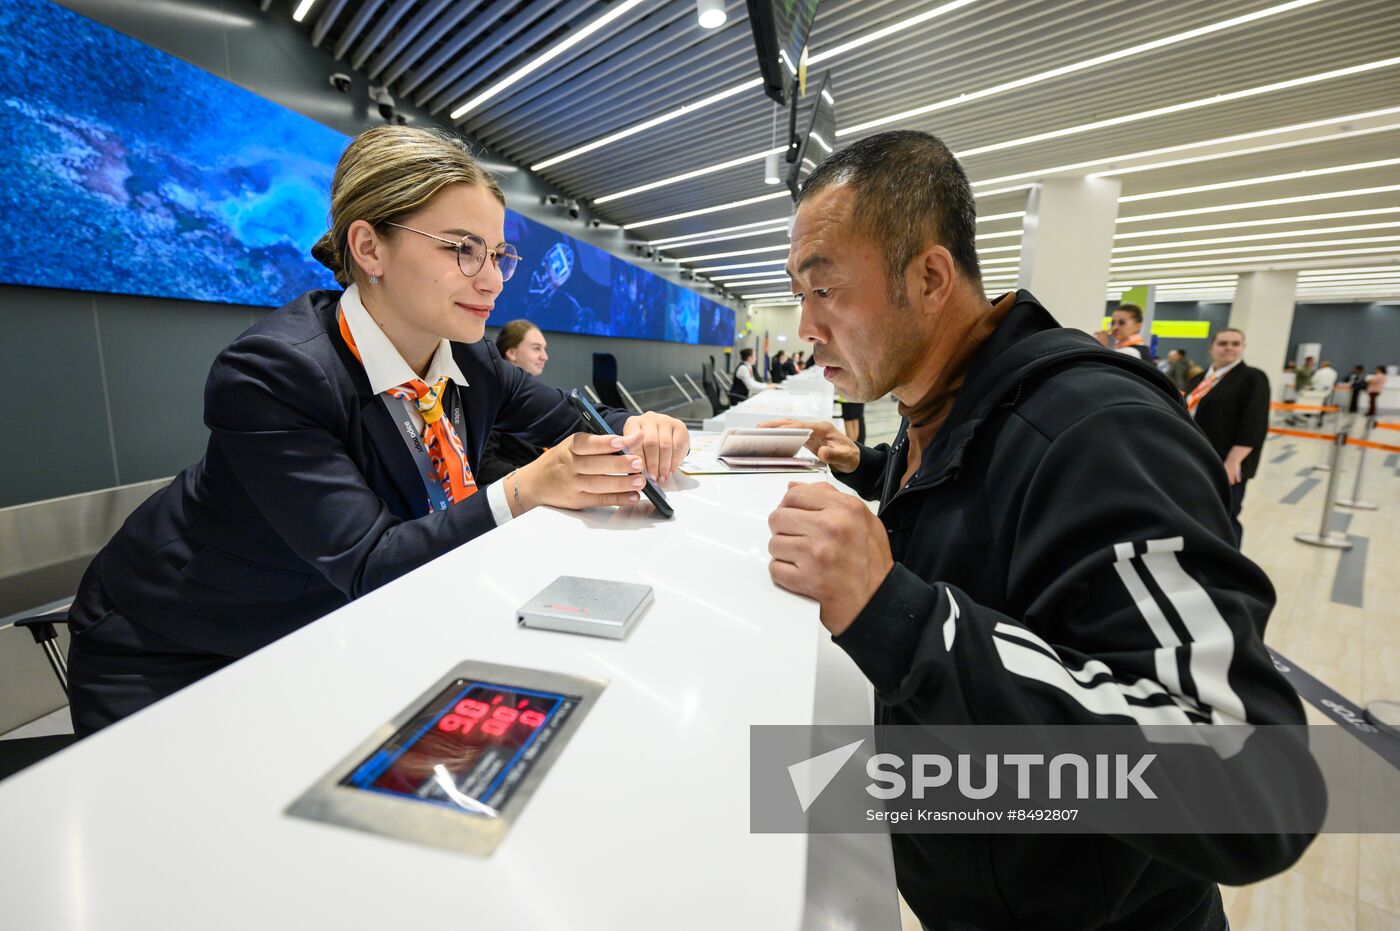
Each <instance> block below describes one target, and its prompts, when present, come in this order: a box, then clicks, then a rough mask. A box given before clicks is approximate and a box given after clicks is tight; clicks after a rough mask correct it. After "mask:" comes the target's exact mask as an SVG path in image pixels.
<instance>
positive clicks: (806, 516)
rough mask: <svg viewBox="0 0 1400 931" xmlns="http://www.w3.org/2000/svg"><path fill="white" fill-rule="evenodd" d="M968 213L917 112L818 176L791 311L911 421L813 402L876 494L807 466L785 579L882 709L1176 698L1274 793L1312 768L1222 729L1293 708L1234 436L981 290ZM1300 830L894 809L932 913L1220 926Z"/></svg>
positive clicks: (797, 487) (796, 251)
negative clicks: (860, 430)
mask: <svg viewBox="0 0 1400 931" xmlns="http://www.w3.org/2000/svg"><path fill="white" fill-rule="evenodd" d="M975 225H976V212H975V208H974V202H973V196H972V191H971V189H970V188H969V186H968V182H967V177H966V175H964V173H963V171H962V168H961V166H959V164H958V163H957V161H956V160H955V159H954V158H953V156H952V154H951V153H950V152H949V151H948V149H947V148H946V147H945V146H944V145H943V144H942V143H941V142H939V141H938V140H937V139H935V138H934V137H932V136H929V135H927V134H924V133H918V132H891V133H882V134H879V135H875V136H871V137H869V138H866V139H864V140H861V141H860V142H857V143H855V144H854V145H852V146H850V147H848V148H846V149H844V150H843V151H841V152H839V153H837V154H835V155H833V156H832V157H830V158H828V159H827V160H826V161H825V162H823V163H822V165H821V166H820V167H818V168H817V170H816V171H814V172H813V173H812V175H811V177H810V178H808V180H807V182H806V184H804V185H803V187H802V190H801V193H800V195H799V197H798V202H797V212H796V215H795V217H794V223H793V229H792V251H791V255H790V256H789V258H788V263H787V267H788V272H789V274H790V275H791V276H792V289H793V291H794V293H795V294H797V296H798V298H799V300H800V301H801V302H802V319H801V325H800V328H799V334H800V335H801V336H802V338H804V339H806V340H808V341H809V342H811V343H812V345H813V347H814V353H813V358H814V359H815V361H816V362H817V363H819V364H821V365H824V366H826V370H825V372H826V377H827V378H829V379H831V380H832V381H833V382H835V385H836V388H837V390H838V391H840V392H841V394H842V395H843V396H845V397H847V398H850V399H852V400H855V401H873V400H875V399H876V398H879V397H881V396H883V395H885V394H887V393H889V394H893V395H894V396H895V397H896V398H897V399H898V400H899V410H900V413H901V414H902V415H903V417H904V421H903V423H902V424H901V427H900V430H899V433H898V435H897V437H896V439H895V441H894V443H893V445H881V446H878V447H876V448H874V449H871V448H867V447H864V446H860V445H858V444H856V443H854V442H852V441H850V440H849V439H848V438H847V437H846V436H845V435H844V434H843V433H842V432H840V431H839V430H837V429H836V428H835V427H833V426H831V425H830V424H816V423H813V424H802V425H801V426H804V427H809V428H811V429H813V431H814V433H813V436H812V439H811V440H810V441H809V444H808V446H809V448H810V449H812V451H813V452H814V453H816V454H817V456H818V457H819V458H821V459H823V460H824V461H826V462H828V463H829V464H830V465H831V468H832V472H833V473H834V474H836V475H837V477H838V478H840V479H841V480H842V481H844V482H846V483H847V484H849V485H850V486H851V487H852V488H854V489H855V490H856V491H857V492H859V493H860V494H861V495H862V496H863V497H865V498H867V499H872V500H873V499H877V498H878V499H879V501H880V512H879V516H878V517H877V516H876V515H875V514H873V513H872V512H871V511H870V509H869V508H868V507H867V505H866V504H864V503H863V502H861V501H859V500H857V499H856V498H855V497H853V496H851V495H847V494H844V493H842V492H840V491H838V490H837V489H836V488H834V487H832V486H831V485H829V484H827V483H825V482H816V483H808V484H798V483H793V484H792V485H791V486H790V487H789V491H788V493H787V495H786V497H785V498H784V499H783V501H782V503H781V504H780V506H779V507H778V509H777V510H775V511H774V512H773V514H772V515H771V516H770V518H769V525H770V527H771V529H772V534H773V535H772V539H771V541H770V545H769V550H770V553H771V555H772V562H771V563H770V567H769V571H770V573H771V575H772V577H773V579H774V581H775V582H776V583H777V584H778V585H780V586H782V587H783V588H787V589H790V590H792V591H794V592H797V593H799V594H803V595H808V596H810V597H812V598H814V599H816V600H817V601H818V602H820V605H821V621H822V624H823V625H824V626H825V627H826V628H827V629H828V630H829V631H830V632H831V633H832V635H833V636H834V638H835V642H836V643H837V644H838V645H840V646H841V647H842V648H843V649H844V650H846V652H847V653H849V654H850V656H851V657H852V658H853V659H854V660H855V661H856V663H857V664H858V665H859V666H860V667H861V669H862V671H863V672H864V673H865V674H866V676H867V677H868V678H869V679H870V681H871V682H872V683H873V684H874V686H875V689H876V694H877V696H878V698H879V702H878V706H877V711H876V723H879V724H1030V725H1046V724H1126V725H1132V724H1134V723H1138V724H1141V723H1146V722H1155V723H1162V722H1165V721H1173V722H1176V723H1179V724H1182V725H1188V726H1192V727H1194V728H1196V729H1200V730H1207V731H1211V732H1214V733H1212V734H1211V737H1210V738H1203V740H1206V741H1207V745H1203V746H1202V747H1200V748H1199V752H1200V753H1201V754H1203V755H1204V756H1205V758H1206V759H1205V761H1204V762H1205V765H1204V766H1203V769H1205V768H1210V767H1212V766H1213V767H1215V768H1216V769H1218V770H1221V771H1228V773H1229V774H1230V775H1229V776H1228V778H1229V779H1231V780H1234V781H1232V783H1231V786H1232V789H1233V790H1234V791H1236V792H1237V793H1238V794H1240V795H1241V796H1242V797H1248V798H1261V797H1268V798H1269V799H1270V800H1273V799H1277V798H1279V797H1280V795H1282V796H1283V797H1284V799H1285V803H1286V801H1288V800H1291V799H1293V798H1294V797H1296V796H1297V795H1299V794H1301V793H1300V792H1299V786H1300V784H1304V783H1305V779H1306V777H1305V776H1304V775H1300V774H1299V773H1296V772H1293V771H1291V770H1289V769H1287V768H1283V769H1282V771H1279V772H1277V773H1273V774H1271V777H1270V779H1269V780H1268V781H1267V782H1261V781H1257V780H1255V781H1252V780H1250V779H1249V777H1247V776H1242V775H1241V776H1237V775H1235V773H1236V770H1234V769H1228V766H1229V763H1230V761H1229V760H1228V759H1227V758H1226V757H1228V752H1227V751H1224V750H1221V751H1215V750H1213V749H1211V746H1212V745H1213V744H1214V743H1221V742H1227V741H1224V738H1226V737H1228V736H1229V733H1227V732H1230V731H1232V732H1233V733H1234V734H1235V735H1240V734H1248V733H1251V732H1250V731H1248V730H1245V729H1243V728H1231V727H1230V725H1232V724H1236V723H1240V722H1246V721H1247V722H1250V723H1252V724H1262V723H1290V724H1300V723H1302V721H1303V713H1302V707H1301V706H1300V704H1299V702H1298V698H1297V696H1296V695H1295V694H1294V693H1293V691H1292V690H1291V689H1290V688H1289V687H1288V685H1287V684H1286V683H1285V682H1284V680H1283V679H1282V678H1281V677H1280V676H1279V674H1278V673H1277V672H1276V671H1275V670H1274V668H1273V665H1272V664H1271V662H1270V661H1269V658H1268V656H1267V654H1266V653H1265V651H1264V648H1263V644H1262V643H1261V641H1260V636H1261V633H1262V631H1263V629H1264V624H1265V622H1266V621H1267V619H1268V616H1269V611H1270V609H1271V608H1272V606H1273V603H1274V592H1273V589H1272V587H1271V586H1270V585H1269V581H1268V579H1267V578H1266V577H1265V576H1264V574H1263V573H1262V572H1261V571H1260V570H1259V569H1258V568H1257V567H1256V566H1254V565H1253V564H1252V563H1250V562H1249V561H1248V560H1247V559H1245V558H1244V557H1243V556H1242V555H1241V554H1240V553H1239V551H1238V550H1237V549H1236V548H1235V545H1234V534H1233V533H1232V532H1231V529H1230V522H1229V517H1228V514H1227V512H1226V508H1225V501H1226V498H1227V485H1226V481H1225V473H1224V470H1223V469H1222V468H1221V464H1220V459H1219V458H1218V457H1217V456H1216V455H1215V453H1214V452H1213V451H1212V449H1211V447H1210V445H1209V444H1208V443H1207V442H1206V440H1205V438H1204V437H1203V436H1202V435H1201V433H1200V431H1199V430H1198V429H1197V428H1196V426H1195V425H1194V424H1193V423H1192V422H1191V419H1190V417H1189V416H1188V415H1187V414H1186V412H1185V410H1184V408H1183V406H1182V403H1181V400H1180V395H1179V394H1178V392H1177V390H1176V388H1175V387H1174V386H1173V385H1172V384H1171V383H1170V382H1169V381H1167V379H1166V378H1165V377H1164V376H1162V375H1161V373H1159V372H1157V371H1156V370H1155V369H1153V368H1151V367H1149V366H1144V365H1139V364H1137V363H1136V362H1130V361H1128V360H1126V359H1123V358H1122V357H1121V356H1117V355H1114V354H1112V353H1105V352H1103V351H1102V350H1101V349H1100V348H1099V347H1097V346H1095V345H1094V342H1093V340H1092V339H1090V338H1089V337H1088V336H1086V335H1085V334H1083V333H1080V332H1077V331H1073V330H1068V329H1063V328H1061V327H1059V326H1058V325H1057V324H1056V323H1055V320H1054V319H1053V318H1052V317H1051V316H1050V313H1049V312H1048V311H1047V310H1046V309H1045V308H1044V307H1042V306H1040V304H1038V303H1037V302H1036V300H1035V298H1034V297H1032V296H1031V295H1030V294H1029V293H1027V292H1025V291H1019V292H1013V293H1010V294H1006V295H1004V296H1003V297H1001V298H1000V299H998V300H997V301H996V302H995V303H989V302H988V301H987V299H986V298H985V297H984V296H983V294H984V292H983V288H982V284H981V280H980V274H979V271H978V260H977V251H976V246H975ZM790 424H791V422H783V423H782V424H774V425H790ZM1168 618H1169V619H1171V620H1170V621H1168V620H1165V619H1168ZM1144 733H1145V732H1144ZM1211 738H1214V740H1212V739H1211ZM1193 751H1194V748H1193ZM1216 752H1218V753H1219V758H1216V757H1215V753H1216ZM1212 761H1213V762H1212ZM1307 785H1308V786H1309V787H1310V786H1311V785H1312V784H1307ZM1268 810H1270V811H1274V810H1276V809H1275V808H1274V807H1272V805H1271V806H1270V807H1269V809H1268ZM1307 841H1308V837H1307V836H1300V835H1288V834H1261V835H1240V834H1224V833H1222V834H1219V835H1208V834H1203V833H1194V834H1193V833H1182V834H1173V835H1131V836H1112V835H1107V834H1075V835H1066V834H988V835H976V834H916V833H905V834H893V835H892V843H893V847H894V855H895V867H896V872H897V875H898V880H899V888H900V890H901V891H902V892H903V894H904V897H905V899H906V900H907V901H908V902H909V904H910V906H911V907H912V908H913V909H914V911H915V913H916V914H918V916H919V917H920V919H921V920H922V921H923V922H924V924H925V926H926V927H928V928H931V929H932V928H940V929H942V928H946V929H971V928H978V929H992V928H1036V929H1107V928H1112V929H1133V931H1158V929H1160V931H1166V929H1173V931H1198V929H1220V928H1224V927H1225V918H1224V914H1223V911H1222V908H1221V900H1220V895H1219V891H1218V889H1217V887H1216V885H1215V883H1216V882H1217V881H1219V882H1228V883H1231V884H1242V883H1248V882H1253V881H1255V880H1258V879H1261V878H1263V877H1265V876H1268V875H1271V874H1273V873H1276V872H1278V871H1279V870H1282V869H1284V868H1285V867H1287V866H1288V865H1289V864H1291V863H1292V862H1294V861H1295V860H1296V859H1297V858H1298V856H1299V855H1300V854H1301V853H1302V851H1303V848H1304V847H1305V846H1306V844H1307Z"/></svg>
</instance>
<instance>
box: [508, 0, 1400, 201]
mask: <svg viewBox="0 0 1400 931" xmlns="http://www.w3.org/2000/svg"><path fill="white" fill-rule="evenodd" d="M1310 2H1315V0H1305V3H1310ZM1285 7H1286V8H1291V7H1292V4H1283V5H1282V7H1276V8H1272V9H1275V10H1279V11H1283V8H1285ZM1260 12H1261V13H1264V12H1267V11H1260ZM1249 15H1250V16H1254V15H1256V14H1249ZM1245 18H1247V17H1245ZM1238 19H1244V18H1238ZM1227 22H1230V21H1227ZM1203 28H1210V27H1203ZM1197 32H1199V30H1192V31H1191V32H1190V33H1183V34H1182V35H1186V36H1189V37H1194V34H1195V33H1197ZM1158 41H1160V40H1158ZM1151 44H1152V43H1148V45H1151ZM1135 48H1138V47H1135ZM1110 54H1116V53H1110ZM1100 57H1101V58H1102V57H1103V56H1100ZM813 61H814V62H815V58H814V59H813ZM1090 61H1097V60H1096V59H1090ZM1397 64H1400V56H1396V57H1392V58H1385V59H1379V60H1377V61H1373V62H1366V63H1363V64H1360V65H1353V66H1350V67H1347V68H1338V69H1334V70H1332V71H1326V72H1321V73H1318V74H1313V75H1306V76H1303V77H1300V78H1292V79H1289V80H1286V81H1278V82H1275V83H1273V84H1266V85H1261V86H1259V87H1255V88H1247V89H1245V90H1242V91H1234V92H1230V93H1226V94H1217V95H1215V96H1213V97H1207V98H1201V99H1199V100H1195V101H1187V102H1185V103H1182V104H1173V105H1170V106H1167V107H1159V108H1156V109H1154V110H1145V111H1142V112H1140V113H1135V114H1127V115H1125V116H1122V117H1114V118H1111V119H1107V120H1099V121H1096V122H1093V123H1084V124H1080V125H1079V126H1071V127H1066V128H1065V129H1061V130H1053V131H1051V132H1047V133H1040V134H1038V135H1035V136H1026V137H1022V138H1020V139H1012V140H1007V141H1005V142H1000V143H994V144H992V145H987V146H980V147H975V148H971V149H968V150H966V151H960V152H955V153H953V154H954V156H955V157H956V158H959V159H963V158H967V157H970V156H973V155H978V154H982V153H986V152H993V151H999V150H1001V149H1007V148H1014V147H1017V146H1021V145H1027V144H1031V143H1034V142H1040V141H1044V140H1046V139H1054V138H1060V137H1063V136H1069V135H1075V134H1078V133H1083V132H1090V131H1092V130H1095V129H1100V128H1105V127H1111V126H1116V125H1122V124H1124V123H1130V122H1136V121H1139V120H1144V119H1150V118H1152V117H1154V116H1160V115H1165V114H1169V113H1175V112H1181V111H1185V110H1191V109H1197V108H1199V107H1203V106H1208V105H1211V104H1214V103H1222V102H1227V101H1231V100H1239V99H1245V98H1248V97H1252V96H1258V95H1260V94H1267V93H1272V92H1275V91H1279V90H1287V89H1290V88H1294V87H1301V86H1306V85H1308V84H1314V83H1318V82H1321V81H1326V80H1332V79H1336V78H1340V77H1347V76H1351V75H1355V74H1361V73H1364V72H1368V71H1374V70H1379V69H1382V68H1389V67H1394V66H1396V65H1397ZM1067 67H1070V66H1067ZM1046 73H1047V74H1049V72H1046ZM1011 83H1012V84H1013V85H1015V82H1011ZM999 86H1002V85H999ZM1016 86H1020V85H1016ZM977 93H980V92H974V94H977ZM967 96H968V95H963V96H961V97H958V98H952V100H953V101H954V102H962V101H963V100H964V98H965V97H967ZM935 106H936V105H935ZM1394 110H1400V108H1394V109H1393V110H1390V111H1376V112H1375V113H1372V114H1363V115H1362V116H1365V115H1372V116H1374V115H1380V114H1382V113H1388V112H1394ZM1351 118H1352V119H1355V118H1359V117H1351ZM884 119H886V120H888V119H890V118H884ZM1345 119H1348V118H1347V117H1340V118H1335V119H1332V120H1321V121H1317V122H1316V123H1312V124H1300V125H1298V126H1293V127H1286V128H1280V129H1274V130H1265V131H1263V132H1261V133H1254V134H1248V133H1247V134H1242V135H1240V136H1236V137H1225V138H1223V139H1217V140H1213V142H1214V143H1215V144H1219V143H1221V142H1225V141H1230V140H1236V139H1244V138H1252V137H1254V136H1259V135H1269V134H1272V133H1280V132H1286V131H1289V130H1290V129H1291V130H1294V131H1297V130H1299V129H1302V128H1306V127H1307V126H1313V125H1324V124H1326V123H1330V122H1337V121H1338V120H1345ZM876 122H879V121H876ZM653 125H654V124H653ZM869 125H871V124H862V126H869ZM860 128H861V127H860V126H857V127H852V128H850V129H846V130H839V131H838V132H837V136H838V137H839V136H843V135H846V134H847V133H849V132H854V131H857V130H858V129H860ZM1330 138H1336V137H1330ZM1309 141H1323V140H1309ZM1209 144H1211V143H1210V142H1199V143H1192V144H1189V145H1184V146H1172V147H1167V148H1164V149H1158V150H1152V151H1149V152H1143V153H1136V154H1135V155H1128V156H1119V157H1118V158H1116V159H1097V160H1095V161H1092V162H1083V163H1079V164H1077V165H1070V166H1062V167H1061V168H1058V169H1050V171H1066V170H1073V169H1075V168H1083V167H1088V166H1092V165H1095V164H1112V163H1113V162H1115V161H1123V160H1127V159H1129V158H1135V157H1137V158H1140V157H1145V156H1147V155H1151V154H1160V153H1165V152H1171V151H1181V150H1184V149H1188V148H1193V147H1197V146H1203V145H1209ZM1294 144H1298V143H1294ZM1261 151H1262V150H1261ZM1231 154H1241V155H1242V154H1247V153H1244V152H1240V153H1231ZM1205 157H1206V156H1202V158H1205ZM1211 157H1214V156H1211ZM554 163H557V162H554ZM1183 163H1184V162H1178V163H1177V164H1183ZM543 164H544V163H541V165H543ZM532 167H540V166H532ZM1151 167H1166V166H1165V165H1162V166H1151ZM712 170H722V169H720V168H713V169H712ZM1145 170H1149V167H1147V166H1144V167H1137V168H1132V169H1124V170H1122V171H1121V172H1112V171H1110V172H1105V174H1113V173H1126V172H1127V171H1145ZM1046 173H1047V172H1043V171H1042V172H1023V173H1021V174H1019V175H1014V176H1010V177H1009V178H1002V179H989V180H987V181H979V182H975V183H974V184H973V187H974V188H975V187H977V186H978V185H985V184H993V183H997V182H999V181H1005V180H1009V179H1010V178H1022V177H1038V176H1042V175H1044V174H1046ZM671 180H676V179H671ZM658 183H660V184H664V183H666V182H658ZM1018 189H1019V188H1008V189H1006V190H1003V191H995V192H989V193H998V194H1000V193H1010V192H1012V191H1015V190H1018ZM627 193H630V192H622V193H621V194H616V195H610V196H609V197H607V198H600V199H599V201H598V202H599V203H601V202H603V200H607V199H612V198H615V197H621V196H625V195H626V194H627Z"/></svg>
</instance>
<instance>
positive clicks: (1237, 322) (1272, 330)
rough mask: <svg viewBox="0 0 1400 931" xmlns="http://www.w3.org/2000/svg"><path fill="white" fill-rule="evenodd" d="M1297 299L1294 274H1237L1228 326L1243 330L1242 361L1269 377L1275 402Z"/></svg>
mask: <svg viewBox="0 0 1400 931" xmlns="http://www.w3.org/2000/svg"><path fill="white" fill-rule="evenodd" d="M1297 296H1298V273H1297V272H1296V271H1267V272H1247V273H1245V274H1243V275H1240V279H1239V282H1238V283H1237V284H1236V285H1235V302H1234V304H1232V305H1231V306H1230V326H1231V327H1233V328H1235V329H1237V330H1243V331H1244V358H1245V361H1246V362H1248V363H1249V364H1250V365H1252V366H1254V367H1255V368H1257V369H1263V370H1264V373H1265V374H1266V375H1268V376H1269V387H1270V389H1271V392H1272V396H1273V397H1274V398H1275V399H1278V398H1281V397H1282V396H1283V390H1282V387H1281V384H1280V381H1281V379H1282V378H1283V364H1284V362H1286V361H1287V359H1288V337H1289V334H1290V332H1291V331H1292V329H1293V305H1294V302H1295V301H1296V300H1297ZM1213 335H1214V334H1212V336H1213Z"/></svg>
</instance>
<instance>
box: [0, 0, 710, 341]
mask: <svg viewBox="0 0 1400 931" xmlns="http://www.w3.org/2000/svg"><path fill="white" fill-rule="evenodd" d="M0 107H3V114H4V118H5V122H6V126H5V132H4V137H3V139H0V155H3V157H4V159H5V164H6V165H7V166H8V168H9V171H10V175H9V177H8V178H7V184H5V185H4V186H2V187H0V209H3V211H4V217H5V223H4V224H3V225H2V226H0V281H3V282H5V283H7V284H19V285H29V286H35V287H49V288H69V289H74V290H81V291H98V292H104V293H116V294H139V295H149V296H153V297H171V298H183V299H187V300H194V301H207V302H214V303H228V304H251V305H256V306H263V307H280V306H281V305H282V304H285V303H287V302H288V301H290V300H291V299H292V298H294V297H296V296H297V295H299V294H301V293H303V292H305V291H309V290H312V289H314V288H334V287H336V284H335V281H334V279H333V277H332V276H331V274H330V272H329V271H327V270H326V269H325V268H324V267H322V266H321V265H320V264H319V263H318V262H316V261H315V260H314V259H312V258H311V246H312V244H314V243H315V242H316V240H317V239H318V238H320V236H321V235H322V234H323V233H324V232H325V230H326V222H327V211H328V207H329V197H330V186H331V176H332V174H333V173H334V171H335V164H336V161H337V160H338V159H339V157H340V153H341V152H342V151H343V150H344V148H345V146H346V144H347V143H348V141H349V139H348V137H347V136H345V134H343V133H340V132H337V131H336V130H333V129H331V128H330V127H327V126H323V125H321V124H320V123H317V122H316V121H314V120H312V119H309V118H307V117H304V116H302V115H301V114H299V113H295V112H293V111H291V110H288V109H286V108H284V107H282V106H280V105H278V104H276V103H274V102H272V101H270V100H267V99H265V98H263V97H259V96H258V95H256V94H253V93H251V92H249V91H246V90H244V89H243V88H241V87H238V86H237V85H235V84H231V83H229V82H227V81H224V80H223V79H221V78H218V77H216V76H214V75H212V74H209V73H208V72H206V71H202V70H200V69H199V68H196V67H194V66H193V65H189V64H187V63H185V62H183V61H181V60H179V59H178V58H175V57H173V56H171V55H168V54H166V53H165V52H162V51H160V50H159V49H156V48H153V47H151V46H148V45H145V44H143V43H141V42H138V41H136V40H135V39H132V38H130V37H128V36H125V35H122V34H121V33H119V32H116V31H114V30H112V29H109V28H107V27H106V26H103V25H101V24H100V23H97V22H94V21H93V20H90V19H88V18H86V17H83V16H80V15H78V14H76V13H73V12H72V11H70V10H67V9H64V8H63V7H60V6H58V5H57V4H55V3H52V2H50V0H4V2H3V3H0ZM506 229H507V238H508V239H509V240H510V241H511V242H512V243H514V244H515V245H516V247H517V249H518V250H519V251H520V253H521V255H523V256H524V257H525V261H524V262H523V263H522V264H521V266H520V268H519V269H518V270H517V272H516V274H515V277H514V278H512V279H511V281H509V282H508V283H507V284H506V288H505V291H504V292H503V293H502V294H501V296H500V298H499V299H498V301H497V311H496V313H495V314H493V317H494V318H495V320H497V321H500V322H504V321H505V320H508V319H510V318H512V317H529V318H530V319H531V320H533V321H535V323H536V324H538V325H539V326H540V327H541V328H543V329H545V330H558V331H564V332H570V333H587V334H592V335H598V336H622V337H632V338H637V339H653V340H670V341H676V342H689V343H695V342H701V343H710V344H717V345H728V344H729V343H731V342H732V340H733V337H734V311H732V310H731V309H729V308H727V307H724V306H722V305H720V304H716V303H715V302H713V301H707V300H703V299H701V298H700V296H699V295H698V294H695V293H694V292H693V291H690V290H688V289H685V288H681V287H679V286H678V285H674V284H672V283H671V282H668V281H666V280H664V279H662V278H660V277H658V276H656V275H653V274H651V273H650V272H647V271H645V270H644V269H641V268H638V267H637V266H634V265H632V264H630V263H628V262H624V261H622V260H621V259H618V258H615V257H614V256H612V255H610V254H609V253H607V252H605V251H604V250H602V249H599V248H597V247H595V246H591V245H588V244H587V243H582V242H579V241H578V240H576V239H574V238H573V237H571V236H567V235H565V234H563V233H560V232H557V231H555V230H552V229H550V228H548V227H546V226H544V225H542V224H539V223H536V222H534V221H532V220H528V219H526V218H524V217H522V216H520V215H519V214H516V213H514V212H512V211H507V213H506Z"/></svg>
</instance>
